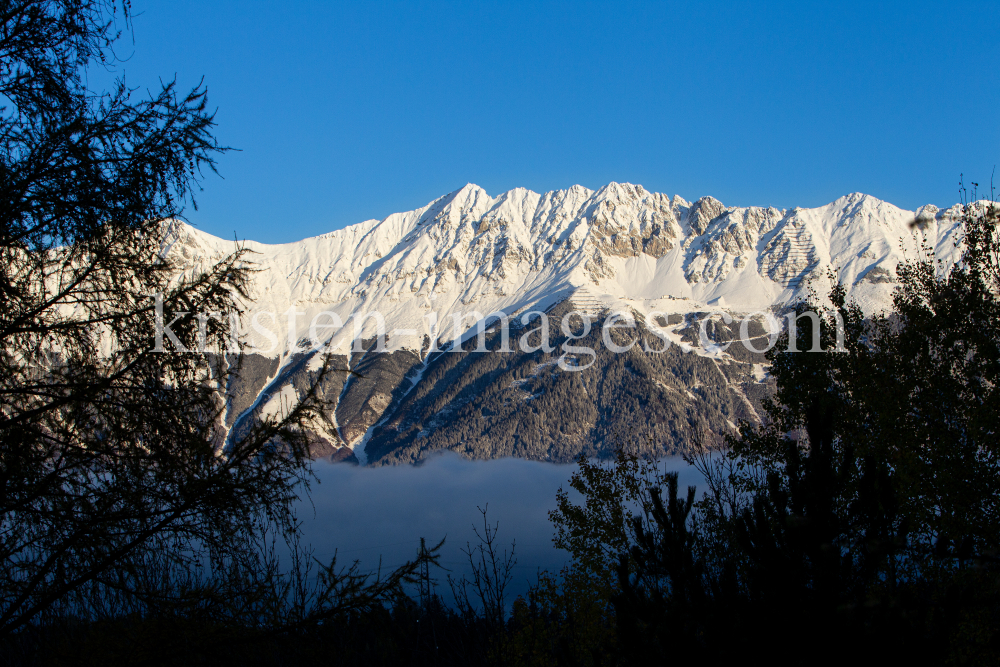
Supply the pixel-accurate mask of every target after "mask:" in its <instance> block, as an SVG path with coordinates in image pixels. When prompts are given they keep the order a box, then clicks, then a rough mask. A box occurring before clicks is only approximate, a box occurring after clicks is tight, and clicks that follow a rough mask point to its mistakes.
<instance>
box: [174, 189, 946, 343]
mask: <svg viewBox="0 0 1000 667" xmlns="http://www.w3.org/2000/svg"><path fill="white" fill-rule="evenodd" d="M959 212H960V208H959V207H955V208H952V209H948V210H946V211H939V210H938V209H937V208H936V207H933V206H925V207H922V208H921V209H919V210H918V211H905V210H902V209H900V208H897V207H895V206H893V205H892V204H889V203H887V202H883V201H880V200H879V199H876V198H874V197H870V196H868V195H863V194H857V193H855V194H851V195H847V196H846V197H841V198H840V199H838V200H836V201H834V202H832V203H830V204H828V205H826V206H821V207H819V208H812V209H806V208H795V209H791V210H779V209H775V208H758V207H739V208H737V207H726V206H724V205H723V204H722V203H721V202H719V201H717V200H715V199H713V198H711V197H704V198H702V199H699V200H698V201H696V202H694V203H688V202H687V201H685V200H684V199H682V198H680V197H679V196H674V197H673V198H670V197H668V196H666V195H662V194H657V193H653V192H648V191H646V190H645V189H643V187H642V186H639V185H631V184H628V183H611V184H609V185H607V186H605V187H603V188H601V189H600V190H597V191H593V190H588V189H587V188H584V187H581V186H578V185H577V186H573V187H571V188H569V189H567V190H557V191H554V192H547V193H545V194H538V193H535V192H531V191H530V190H525V189H523V188H517V189H515V190H511V191H509V192H505V193H503V194H501V195H499V196H497V197H490V196H489V195H488V194H487V193H486V192H485V191H484V190H483V189H482V188H480V187H478V186H476V185H471V184H470V185H466V186H465V187H463V188H461V189H460V190H457V191H455V192H452V193H451V194H448V195H445V196H443V197H441V198H439V199H437V200H435V201H433V202H431V203H429V204H427V205H426V206H424V207H422V208H419V209H416V210H413V211H409V212H406V213H394V214H392V215H390V216H389V217H387V218H385V219H384V220H368V221H365V222H362V223H359V224H356V225H352V226H350V227H347V228H345V229H342V230H339V231H336V232H331V233H329V234H324V235H322V236H317V237H315V238H309V239H304V240H302V241H298V242H295V243H287V244H282V245H265V244H261V243H255V242H253V241H248V242H246V246H247V247H248V248H249V249H251V250H253V251H254V252H255V253H256V254H255V255H253V256H252V260H253V261H254V262H255V263H256V264H257V265H258V268H259V269H260V272H259V273H258V274H256V276H255V284H254V296H255V302H254V303H253V304H249V308H250V311H251V312H262V311H270V312H271V313H274V318H273V319H272V318H271V316H270V315H261V316H259V318H258V323H259V324H260V325H261V326H263V327H266V328H268V329H269V330H271V331H274V332H275V334H276V335H277V342H276V344H275V346H274V348H273V349H272V350H270V351H269V352H268V348H269V347H270V343H269V342H268V341H267V340H266V339H265V338H264V337H263V336H261V335H259V334H257V333H254V332H253V331H252V329H251V330H250V331H249V339H250V340H251V341H253V342H254V343H255V344H257V345H259V347H260V348H261V349H263V350H264V351H265V352H267V353H268V354H270V355H272V356H273V355H279V354H282V353H285V352H287V351H288V350H289V348H290V347H291V346H292V345H294V344H296V343H297V342H298V341H300V340H303V339H305V338H307V337H308V336H309V326H310V324H311V323H312V322H314V321H315V322H316V324H317V325H319V326H321V327H322V326H323V325H327V324H330V323H331V322H332V323H334V324H336V321H335V320H333V319H331V318H330V317H329V316H320V313H323V312H328V313H333V314H334V315H335V316H336V317H339V318H340V320H341V321H342V322H344V323H345V326H344V327H343V328H341V329H340V330H335V329H329V328H327V329H323V328H319V329H317V330H316V332H315V333H316V335H315V337H314V340H317V341H323V342H329V343H331V349H334V350H336V349H338V347H339V349H340V350H341V351H345V350H347V349H348V347H349V345H350V341H351V340H353V338H354V325H353V324H352V321H351V318H352V315H353V316H354V317H355V318H356V319H360V317H361V316H362V315H364V314H367V313H373V312H376V311H377V312H379V313H381V315H382V316H383V317H384V318H385V322H386V324H385V330H386V331H388V332H389V334H390V338H389V348H390V349H398V348H409V349H414V350H420V349H421V346H422V343H423V339H424V334H425V333H430V331H431V324H432V322H433V317H434V316H435V315H436V318H437V321H438V322H439V323H440V324H439V327H438V329H437V330H436V333H437V335H439V336H441V337H442V338H444V339H450V338H451V337H452V336H453V335H454V333H453V325H452V322H453V317H454V316H455V315H456V314H458V315H462V316H464V317H465V319H464V320H463V322H462V324H461V326H460V327H459V330H468V329H470V328H471V327H472V325H473V324H474V323H475V321H476V318H477V317H484V316H488V314H489V313H491V312H493V311H503V312H505V313H506V314H508V315H512V314H514V313H522V312H525V311H527V310H544V309H545V308H547V307H549V306H551V305H553V304H554V303H556V302H558V301H561V300H562V299H565V298H567V297H570V296H573V297H574V299H573V301H574V303H577V304H583V305H584V306H589V307H611V308H614V309H618V308H629V309H632V310H633V311H635V312H638V313H641V314H648V313H650V312H653V311H661V312H685V311H686V312H697V311H706V310H726V311H729V312H733V313H747V312H751V311H759V310H767V309H769V308H772V307H780V306H782V305H784V304H786V303H788V302H790V301H792V300H793V299H795V298H797V297H798V296H801V295H803V294H805V292H806V291H807V290H808V288H809V286H810V285H811V286H812V288H813V289H814V290H815V291H816V292H818V293H819V294H824V293H825V292H826V290H827V289H828V287H829V284H830V283H829V280H828V278H827V274H828V272H829V271H830V270H832V271H833V272H834V273H835V275H836V276H837V277H838V278H839V280H840V281H842V282H843V283H844V284H845V285H846V286H848V289H849V296H850V297H852V298H854V299H856V300H857V301H858V302H859V303H860V304H861V306H862V308H863V309H864V310H866V311H867V312H873V311H878V310H883V309H887V308H888V307H889V306H890V305H891V295H892V290H893V288H894V286H895V269H896V265H897V264H898V263H899V262H900V261H902V260H904V259H915V258H917V257H918V256H920V252H921V250H920V246H921V244H923V243H926V244H927V245H929V246H930V247H931V248H932V249H933V250H934V251H935V253H936V254H937V256H938V257H939V258H941V259H943V260H945V261H946V262H951V261H954V260H955V259H956V252H957V250H956V247H955V243H954V241H955V236H956V232H957V231H958V228H959V221H958V217H959V216H958V213H959ZM917 217H919V218H921V220H922V221H923V222H926V224H924V225H922V227H921V229H919V230H915V229H912V228H911V225H910V223H911V222H912V221H913V220H914V219H915V218H917ZM171 234H172V235H171V237H170V239H171V240H170V244H169V247H168V248H167V252H169V254H170V256H172V257H174V258H175V259H177V260H180V262H181V264H182V265H183V266H184V267H185V268H186V270H188V271H190V270H198V268H199V266H206V265H207V264H209V263H213V262H215V261H217V260H218V259H221V258H222V257H223V256H224V255H225V254H227V253H229V252H231V251H232V250H233V248H234V243H233V242H232V241H225V240H223V239H219V238H216V237H214V236H211V235H209V234H206V233H204V232H201V231H199V230H196V229H194V228H193V227H191V226H189V225H186V224H184V223H180V222H176V223H173V224H172V227H171ZM290 308H294V310H293V311H292V313H293V315H292V317H293V318H295V319H294V322H295V332H294V334H293V335H292V336H291V337H289V336H288V332H289V314H288V313H289V309H290ZM295 312H298V313H300V314H299V315H294V313H295ZM431 313H434V315H431ZM317 316H319V317H318V319H316V318H317ZM376 326H377V320H376V318H375V317H369V318H367V319H366V320H364V321H363V327H362V329H361V331H362V336H363V337H366V338H367V337H370V336H371V335H372V333H373V332H374V331H375V329H376ZM247 328H248V329H250V326H249V323H247ZM289 338H291V341H289Z"/></svg>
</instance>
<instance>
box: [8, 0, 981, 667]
mask: <svg viewBox="0 0 1000 667" xmlns="http://www.w3.org/2000/svg"><path fill="white" fill-rule="evenodd" d="M132 11H133V10H132V7H131V5H130V3H129V2H127V1H126V2H124V3H118V2H116V1H115V0H14V1H11V2H3V3H0V346H2V350H0V557H2V559H3V564H2V568H0V662H2V663H3V664H10V665H50V664H52V665H55V664H95V665H97V664H99V665H115V664H129V665H202V664H204V665H230V664H232V665H295V666H297V667H305V666H307V665H327V664H331V665H364V666H365V667H374V666H376V665H462V666H471V665H587V666H597V665H654V664H667V663H672V662H678V663H684V664H710V665H714V664H735V663H738V662H748V663H750V664H756V663H768V664H775V665H786V664H787V665H798V664H834V663H837V664H848V663H852V662H856V661H859V660H864V661H871V662H872V663H873V664H877V663H875V661H882V662H884V663H890V662H891V663H893V664H948V665H984V664H997V663H998V662H1000V446H998V444H997V437H998V434H997V431H998V426H1000V231H998V224H1000V209H998V208H997V207H993V206H992V205H988V204H983V203H981V202H980V203H977V202H975V201H974V200H975V197H972V198H971V200H973V201H970V202H966V205H965V207H964V209H963V211H964V213H963V219H962V223H963V235H962V243H963V245H962V248H963V251H962V252H963V254H962V259H961V261H960V262H959V263H958V264H957V265H954V266H951V265H947V266H946V265H945V264H943V263H941V262H938V261H937V260H936V259H935V257H934V255H933V252H932V251H931V249H930V248H925V249H924V252H923V253H922V255H921V256H919V257H915V258H913V259H912V260H911V261H909V262H908V263H905V264H903V265H900V268H899V270H898V279H899V287H898V288H897V291H896V293H895V298H894V309H893V311H892V312H889V313H883V314H879V315H869V316H866V315H864V314H863V313H862V311H861V309H860V307H859V306H858V305H857V304H855V303H852V302H850V301H848V299H847V298H846V292H845V290H844V288H842V287H840V286H837V287H835V288H834V289H833V290H832V292H830V293H829V294H814V295H813V296H812V298H811V299H810V300H809V301H805V302H801V303H799V304H798V305H797V306H796V308H797V309H798V311H799V312H801V313H805V312H807V311H810V312H817V313H820V314H821V316H820V318H819V319H818V320H810V319H809V318H803V319H802V320H801V325H800V326H799V328H798V330H797V331H796V333H795V335H796V336H797V337H798V338H799V340H798V346H797V347H798V349H801V350H805V349H809V348H810V347H811V343H810V341H811V340H812V337H813V335H814V334H816V333H817V332H816V331H815V330H814V328H813V327H816V326H818V327H819V331H818V335H819V336H820V339H821V342H822V347H823V350H824V351H822V352H789V351H788V349H789V347H790V345H789V343H790V342H794V341H789V340H788V339H787V334H785V338H784V339H782V340H779V343H778V345H776V346H775V347H774V348H773V349H772V350H771V351H770V352H768V353H767V360H768V362H769V363H770V364H771V371H770V372H771V376H772V377H773V380H774V386H775V388H776V390H775V392H774V393H773V395H771V396H770V397H769V398H764V399H763V400H762V402H761V405H762V407H763V413H764V415H765V417H766V418H765V419H764V420H763V422H762V423H759V424H758V423H751V422H748V421H744V422H742V423H741V424H740V428H739V431H738V433H735V434H734V435H731V436H729V437H728V438H727V439H726V440H725V442H718V441H716V440H713V439H711V438H708V437H706V438H705V439H704V440H699V438H700V437H701V434H700V433H699V432H697V429H691V428H690V427H689V426H690V425H688V424H685V423H684V422H683V420H680V419H675V418H674V415H675V413H678V410H676V409H674V408H673V407H671V406H661V405H650V404H649V400H648V397H643V396H625V397H621V396H617V395H616V396H615V397H614V400H616V401H618V402H619V404H620V405H622V406H625V407H623V408H621V411H622V412H623V413H626V412H627V413H628V414H629V415H630V417H629V418H630V419H632V420H634V421H635V429H634V431H633V434H632V436H630V437H626V438H624V439H623V440H621V441H620V442H616V444H615V446H614V447H611V446H610V445H608V444H607V442H610V441H611V440H612V436H611V431H610V429H609V430H607V433H605V434H604V435H605V436H606V438H607V442H603V443H599V444H601V446H597V445H593V446H591V445H590V444H588V445H587V447H588V449H587V450H586V453H589V454H591V455H593V456H592V457H590V458H588V457H587V456H583V455H581V456H580V458H579V459H578V460H577V466H576V468H575V472H574V474H573V477H572V480H571V481H570V486H571V487H572V489H575V491H576V492H578V495H573V496H571V495H570V494H569V493H568V492H567V491H560V492H559V495H558V496H557V503H558V509H557V510H555V511H553V512H552V513H551V515H550V519H551V522H552V531H553V540H554V541H555V544H556V546H558V547H559V548H561V549H564V550H566V552H567V553H568V554H569V555H570V556H571V560H570V561H569V564H568V565H567V566H566V567H565V568H564V569H563V570H562V571H559V572H539V573H538V574H537V577H536V578H535V582H534V584H533V586H532V587H531V590H530V591H529V592H528V593H527V594H525V595H521V596H517V597H516V598H512V596H511V594H510V593H509V583H510V581H511V578H512V567H513V563H514V558H515V553H514V548H515V547H514V546H512V545H509V544H507V543H504V542H502V540H501V539H500V538H499V537H498V528H497V526H496V524H495V523H491V521H490V518H489V516H488V513H486V512H484V513H483V521H482V524H481V525H480V526H478V527H477V530H476V533H475V538H476V539H475V541H472V542H470V544H469V546H468V549H467V553H466V555H467V558H468V564H469V571H470V572H471V573H472V574H471V575H466V576H463V577H458V578H455V577H452V576H449V573H446V572H445V571H444V570H443V569H442V568H441V567H440V563H439V559H440V557H439V551H440V548H441V544H440V543H439V542H438V539H440V536H438V539H430V540H429V541H428V542H427V543H426V544H424V545H422V547H421V549H420V551H419V552H416V553H414V555H413V559H412V560H411V561H410V562H408V563H405V564H404V565H402V566H401V567H399V568H397V569H391V570H387V569H383V570H381V571H374V572H372V571H365V570H362V569H361V568H360V566H358V565H357V564H356V563H355V564H351V563H346V564H345V563H343V562H340V563H338V562H337V559H336V558H334V559H333V560H331V561H328V562H321V561H318V560H316V559H314V558H313V557H312V553H311V552H310V550H309V548H308V546H307V545H303V544H301V541H300V538H301V534H300V532H299V527H298V526H299V524H298V521H297V518H296V517H295V515H294V512H293V505H294V502H295V500H296V498H297V497H298V496H299V494H305V493H308V485H309V482H310V480H311V479H313V478H312V476H311V473H310V463H311V462H310V448H311V447H312V446H313V445H314V444H315V443H314V442H312V441H311V437H312V436H310V435H309V434H310V433H312V432H314V431H315V425H316V424H318V423H322V422H323V421H324V420H328V419H329V418H328V417H327V416H326V415H328V414H329V410H328V405H327V402H328V399H327V394H326V393H325V392H324V391H323V390H322V389H323V387H324V386H325V385H326V383H328V382H332V383H334V384H336V383H338V382H340V383H341V384H342V382H343V381H342V378H343V377H345V375H346V374H348V373H350V372H351V371H345V370H342V369H340V368H339V367H338V364H337V361H336V359H332V358H330V359H327V361H326V363H324V364H323V365H322V367H320V368H318V370H315V371H313V372H312V375H311V376H310V378H311V380H312V384H311V386H309V387H306V388H304V389H305V391H304V398H303V399H302V400H300V401H299V402H298V403H297V404H296V405H295V406H294V408H293V409H290V410H288V411H285V412H282V413H280V414H278V415H271V416H267V415H266V414H264V413H261V414H259V415H256V416H255V417H254V421H253V422H252V423H244V424H243V425H242V426H241V429H240V430H239V433H238V434H237V437H231V438H228V439H226V438H224V437H223V436H222V435H220V434H222V433H223V432H224V428H223V426H224V425H223V423H222V421H223V417H222V415H223V409H224V407H225V406H224V405H223V404H222V403H221V402H220V400H219V394H218V392H217V391H215V389H216V388H217V387H219V386H223V387H224V386H226V383H227V382H229V380H230V378H231V377H235V376H236V375H238V374H239V373H240V370H241V368H243V369H244V371H245V372H247V373H249V372H250V371H249V370H247V369H245V368H244V367H243V365H242V364H243V363H244V360H243V357H242V356H241V354H240V353H239V352H240V351H239V350H238V349H235V350H234V349H232V347H231V346H232V345H233V342H232V340H231V336H230V333H231V332H230V331H229V328H228V327H229V324H228V323H227V321H226V320H225V319H223V318H218V319H208V320H205V319H199V318H198V317H197V315H196V313H202V312H233V311H239V309H240V308H241V307H242V305H241V304H244V303H245V299H246V298H247V285H248V279H249V276H250V275H251V274H252V272H253V270H254V269H253V265H252V260H253V257H252V253H249V252H246V251H238V252H236V253H235V254H233V255H231V256H229V257H226V258H225V259H223V260H222V261H221V262H219V263H217V264H216V265H215V266H213V267H212V268H211V269H210V270H209V271H207V272H203V273H197V274H194V275H190V274H184V275H183V276H182V277H181V278H179V279H178V278H177V274H176V272H175V271H174V268H175V267H173V266H171V264H170V262H169V261H168V260H167V259H165V258H164V253H163V252H162V244H163V241H164V238H165V234H166V233H167V232H166V222H167V221H169V220H171V219H174V218H177V217H179V216H182V215H183V213H184V211H185V210H187V207H193V206H194V205H195V195H196V194H197V192H198V189H199V187H200V182H201V177H202V176H203V175H204V174H206V173H210V172H211V171H212V170H213V169H214V167H215V160H216V158H217V157H218V156H219V155H220V154H222V153H223V152H225V151H227V150H228V149H227V148H226V147H225V146H222V145H220V144H219V143H218V142H217V141H216V139H215V138H214V134H213V132H214V127H215V123H214V116H213V113H212V112H211V111H210V108H211V107H210V106H209V103H208V98H207V91H206V90H205V89H204V88H203V87H200V86H199V87H196V88H194V89H192V90H184V89H181V88H179V87H178V86H177V84H175V83H174V82H172V81H166V82H165V83H163V84H162V87H161V88H160V89H159V90H155V91H152V92H148V91H145V90H137V89H131V88H129V87H128V86H126V84H125V83H124V82H119V83H118V84H117V86H116V87H114V88H113V89H112V90H110V91H94V90H91V89H90V87H89V84H88V79H87V77H86V72H87V70H88V68H92V67H106V66H110V65H111V64H113V63H114V61H115V58H116V55H115V51H114V48H113V47H114V45H115V44H116V43H118V42H119V40H121V39H122V38H123V36H127V35H129V25H130V23H129V21H130V17H131V12H132ZM914 224H919V223H918V222H915V223H914ZM153 294H161V295H162V297H161V299H162V300H161V301H157V300H156V299H154V298H152V297H151V296H150V295H153ZM164 311H167V312H170V313H182V315H181V316H179V317H178V318H177V319H176V320H175V321H174V323H173V324H172V325H171V331H172V332H173V334H174V335H176V336H177V337H178V338H179V339H180V340H181V341H182V342H184V343H186V347H188V348H190V349H192V350H193V349H197V348H198V347H199V343H204V341H205V339H206V338H208V339H212V340H214V341H215V342H216V343H217V344H218V345H219V347H220V348H225V349H227V350H229V352H230V353H229V354H225V355H215V356H212V355H205V354H200V353H197V352H189V353H179V352H175V353H171V354H162V353H158V352H156V348H157V340H156V338H155V331H156V330H157V327H156V325H157V323H158V321H159V320H160V319H162V317H163V313H164ZM158 318H159V319H158ZM161 324H162V322H161ZM838 326H839V327H840V330H841V331H842V334H843V335H842V337H840V338H838V333H837V332H838ZM201 347H204V345H202V346H201ZM454 359H455V361H454V362H453V365H457V364H459V363H464V362H463V359H465V358H464V357H462V356H461V355H455V357H454ZM664 359H668V360H669V359H670V357H665V358H664ZM449 363H452V362H449ZM469 363H471V362H469ZM488 363H494V362H492V361H489V362H486V361H483V362H481V364H480V365H481V366H482V368H486V370H483V371H482V372H483V373H484V374H486V373H487V371H489V372H494V371H495V369H491V368H487V365H488ZM608 363H609V368H611V370H609V371H608V372H609V373H615V374H617V375H615V377H619V376H620V377H624V376H625V374H626V373H628V372H630V371H629V370H628V368H626V367H625V364H626V363H627V362H626V360H625V359H624V357H623V358H622V359H617V360H614V365H613V367H612V365H611V361H609V362H608ZM658 363H667V361H663V360H660V361H659V362H658ZM678 363H680V362H678ZM684 363H694V362H684ZM250 370H252V369H250ZM448 370H449V369H447V368H446V369H445V370H442V371H441V374H442V378H443V379H442V383H444V384H447V377H446V371H448ZM456 372H457V371H456ZM495 372H496V373H499V371H495ZM448 377H450V376H448ZM581 378H582V376H577V379H576V381H578V382H584V381H591V382H594V381H593V380H592V379H591V380H587V379H586V378H582V379H581ZM560 386H561V385H560ZM591 390H592V392H593V393H595V395H596V394H597V393H599V392H598V391H597V389H596V388H595V387H591ZM561 391H564V392H569V391H570V388H568V385H567V386H566V387H562V389H561ZM487 398H489V397H487ZM432 399H434V397H433V396H431V397H429V398H425V397H423V396H421V395H420V394H419V393H418V394H416V395H415V396H414V397H413V398H412V399H411V400H412V402H413V405H414V406H416V407H414V408H413V409H414V410H416V409H418V408H421V406H423V405H424V404H423V403H421V402H420V401H424V403H426V404H427V405H431V403H432ZM484 400H485V399H484ZM545 400H565V401H566V402H567V403H568V402H569V401H570V398H568V397H567V396H562V395H561V394H559V393H556V392H553V393H552V395H551V396H547V397H546V399H545ZM607 400H608V401H611V400H612V398H611V397H609V398H608V399H607ZM432 407H433V406H432ZM421 409H423V408H421ZM436 409H437V408H435V410H436ZM497 409H499V408H497ZM587 409H591V410H592V409H593V408H592V407H591V408H588V406H587V405H580V406H575V407H574V408H573V410H567V411H566V412H565V423H560V426H559V428H560V429H562V430H563V431H568V430H572V427H573V424H572V422H573V421H574V420H576V421H579V420H580V419H583V418H584V417H582V416H581V414H582V413H583V412H585V411H586V410H587ZM717 409H718V410H719V411H720V414H723V413H725V414H730V413H729V412H728V410H729V408H728V407H727V404H725V403H724V402H723V401H722V400H721V399H720V400H719V401H718V408H717ZM427 410H430V411H431V412H433V410H431V408H430V407H428V408H427ZM429 414H430V412H429ZM678 414H679V413H678ZM733 414H735V413H733ZM584 416H586V415H584ZM588 418H589V417H588ZM595 419H596V418H595ZM477 424H478V423H475V424H474V423H471V422H470V424H469V425H468V432H469V434H474V432H475V429H476V428H481V427H480V426H478V425H477ZM525 428H527V427H525ZM532 428H534V429H535V431H533V433H534V435H532V436H531V437H532V438H534V439H535V440H537V441H538V442H539V443H543V442H548V439H550V436H549V435H547V434H545V433H544V432H543V431H544V429H545V428H546V426H545V424H535V425H534V426H533V427H532ZM414 429H416V427H413V429H411V430H414ZM657 429H660V430H661V432H657ZM680 431H684V433H683V434H681V433H680ZM595 432H599V433H604V432H603V431H600V430H598V431H595ZM407 433H408V432H407V431H404V430H400V434H401V435H400V436H399V437H400V438H404V436H406V434H407ZM463 437H464V436H463ZM468 437H470V438H471V437H472V435H469V436H468ZM681 437H683V438H689V439H691V440H692V441H695V442H697V443H699V444H700V447H699V448H697V449H696V450H695V451H694V453H691V454H689V455H688V456H687V458H688V461H689V463H690V465H692V466H695V467H696V468H697V469H698V471H699V472H700V473H701V474H702V475H703V476H704V478H705V480H706V488H707V491H704V492H703V493H702V494H700V495H699V494H698V493H696V491H695V489H694V488H693V487H692V488H689V489H682V488H679V486H678V480H677V476H676V474H669V473H666V472H664V471H663V469H662V467H660V466H659V465H658V463H657V461H656V459H655V458H651V457H650V458H647V457H644V455H643V454H644V453H645V454H648V453H650V452H652V453H654V454H663V453H664V452H666V451H668V446H667V445H664V444H663V443H669V442H672V441H673V440H674V439H678V438H681ZM647 441H655V443H654V444H655V446H654V447H652V448H651V447H649V446H647V445H648V442H647ZM532 442H533V441H532ZM529 444H530V443H529ZM512 446H513V445H512ZM541 446H542V445H541V444H539V445H538V447H539V448H540V447H541ZM524 447H529V445H524ZM665 447H666V449H665ZM401 451H403V452H404V453H403V454H399V457H401V460H402V459H405V458H406V456H409V454H408V453H406V451H404V450H401ZM539 451H541V449H539ZM404 454H405V456H404ZM600 455H603V456H604V458H600ZM515 537H516V536H515ZM279 554H282V557H280V558H279ZM432 580H433V581H436V582H437V583H438V586H436V587H432V586H431V585H430V584H431V582H432Z"/></svg>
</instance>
